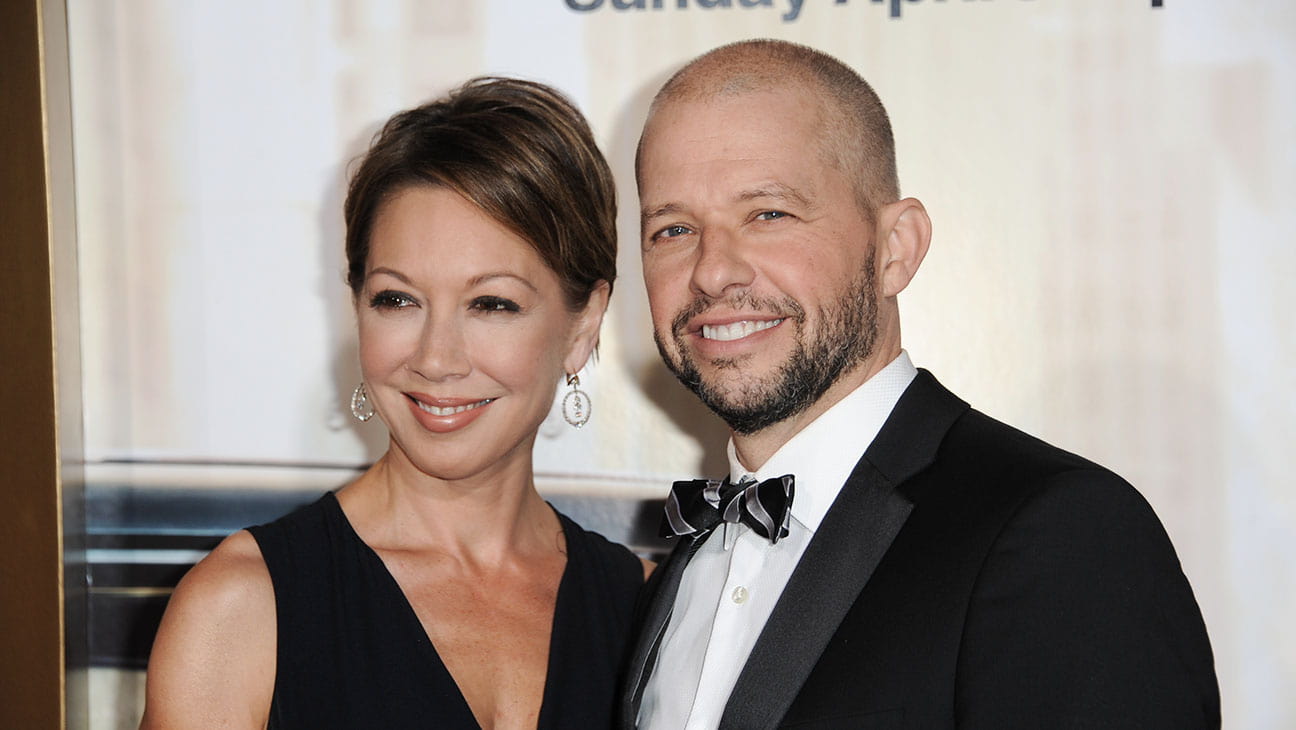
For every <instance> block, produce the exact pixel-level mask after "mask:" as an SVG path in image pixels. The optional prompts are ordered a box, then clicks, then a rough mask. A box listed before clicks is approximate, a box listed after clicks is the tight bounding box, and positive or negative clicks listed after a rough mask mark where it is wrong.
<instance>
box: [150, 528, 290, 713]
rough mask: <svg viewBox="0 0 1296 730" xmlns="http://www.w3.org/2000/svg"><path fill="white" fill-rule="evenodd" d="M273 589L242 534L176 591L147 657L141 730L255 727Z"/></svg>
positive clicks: (267, 667)
mask: <svg viewBox="0 0 1296 730" xmlns="http://www.w3.org/2000/svg"><path fill="white" fill-rule="evenodd" d="M275 634H276V627H275V600H274V588H273V586H272V584H271V581H270V574H269V572H268V571H267V570H266V566H265V562H264V561H263V560H262V559H261V553H260V550H259V549H258V547H257V544H256V541H255V540H254V539H253V538H252V535H251V534H249V533H248V532H247V531H246V530H241V531H239V532H237V533H235V534H233V535H231V536H229V537H227V538H225V540H223V541H222V542H221V543H220V545H218V546H217V547H216V549H214V550H212V552H211V553H210V554H208V555H207V557H205V558H203V559H202V560H201V561H199V562H198V564H197V565H195V566H194V567H193V568H192V569H191V570H190V571H189V572H188V574H186V575H185V577H184V579H183V580H181V581H180V583H179V585H177V586H176V589H175V592H174V593H173V594H172V596H171V599H170V601H169V602H168V603H167V609H166V613H165V614H164V615H163V617H162V624H161V626H159V628H158V633H157V637H156V638H155V639H154V643H153V651H152V653H151V654H150V657H149V671H148V680H147V688H146V707H145V723H144V727H188V726H191V725H192V726H195V727H196V726H202V725H207V724H226V723H227V724H229V725H230V726H233V727H242V726H245V725H248V724H250V725H255V726H260V725H261V724H263V723H264V721H265V717H267V716H268V714H269V708H270V699H271V696H272V694H273V690H274V673H275Z"/></svg>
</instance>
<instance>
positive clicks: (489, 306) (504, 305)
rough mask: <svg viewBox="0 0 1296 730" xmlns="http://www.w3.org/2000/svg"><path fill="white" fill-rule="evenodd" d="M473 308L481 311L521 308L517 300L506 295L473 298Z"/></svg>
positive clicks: (507, 310)
mask: <svg viewBox="0 0 1296 730" xmlns="http://www.w3.org/2000/svg"><path fill="white" fill-rule="evenodd" d="M472 308H473V309H476V310H477V311H479V312H516V311H519V310H520V309H521V307H519V306H518V305H517V302H514V301H513V300H511V299H505V298H504V297H477V298H476V299H474V300H472Z"/></svg>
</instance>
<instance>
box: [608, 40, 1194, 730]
mask: <svg viewBox="0 0 1296 730" xmlns="http://www.w3.org/2000/svg"><path fill="white" fill-rule="evenodd" d="M636 176H637V180H638V183H639V193H640V202H641V205H642V222H643V228H642V234H643V235H642V244H643V246H642V247H643V251H642V253H643V270H644V279H645V283H646V285H647V288H648V297H649V303H650V308H651V311H652V319H653V325H654V330H655V336H656V339H657V344H658V347H659V349H660V350H661V353H662V356H663V358H664V359H665V360H666V363H667V365H668V366H669V367H670V368H671V370H673V371H674V372H675V374H676V375H677V376H678V377H679V378H680V380H681V381H682V382H684V383H685V384H686V385H687V386H688V387H689V388H691V389H692V390H693V391H694V392H695V393H696V394H697V395H698V397H699V398H701V399H702V401H703V402H704V403H705V404H706V405H707V406H708V407H710V408H711V409H712V410H713V411H715V412H716V413H717V414H718V415H720V416H721V417H722V418H723V419H724V420H725V421H726V422H727V423H728V424H729V426H730V430H731V435H732V438H731V440H730V443H729V461H730V465H731V468H730V474H729V479H728V480H727V481H726V482H725V483H724V484H723V485H721V484H719V483H714V482H713V483H710V484H703V483H698V484H689V483H679V484H677V485H676V488H675V490H674V491H673V493H672V498H671V499H670V500H668V516H669V519H668V524H669V525H670V526H671V528H672V531H673V532H676V533H678V534H680V535H681V536H680V537H679V543H678V545H677V546H676V548H675V550H674V551H673V553H672V554H671V556H670V557H669V558H668V559H667V560H666V561H665V562H664V563H663V564H662V565H661V566H660V567H659V568H658V569H657V572H656V574H655V575H654V577H653V580H652V582H651V585H650V587H649V590H650V591H652V593H650V594H649V595H650V596H651V598H650V600H649V601H648V602H647V604H646V606H645V608H644V611H643V615H642V617H641V619H642V623H641V634H640V637H639V640H638V644H637V646H636V648H635V650H634V656H633V657H632V665H631V667H630V668H629V672H628V675H629V676H628V679H627V687H626V691H625V697H624V703H623V708H622V717H621V722H622V724H624V725H625V726H633V725H636V724H637V725H638V726H639V727H641V728H648V729H649V730H665V729H669V730H680V729H681V728H686V729H692V728H708V729H709V728H716V727H721V728H743V729H744V730H746V729H747V728H774V727H797V728H812V727H813V728H873V727H877V728H882V727H886V728H901V727H903V728H952V727H958V728H1060V727H1067V728H1112V727H1131V728H1133V727H1138V728H1175V729H1176V730H1182V729H1183V728H1201V727H1218V726H1219V693H1218V688H1217V683H1216V679H1215V673H1214V667H1213V660H1212V657H1211V650H1210V644H1209V641H1208V639H1207V636H1206V630H1205V626H1204V625H1203V623H1202V619H1201V614H1200V612H1199V610H1198V608H1197V604H1196V602H1195V600H1194V598H1193V595H1192V590H1191V589H1190V587H1189V586H1188V583H1187V581H1186V579H1185V578H1184V576H1183V573H1182V571H1181V570H1180V567H1179V562H1178V559H1177V558H1176V556H1175V553H1174V549H1173V547H1172V546H1171V544H1170V542H1169V540H1168V538H1167V537H1166V534H1165V531H1164V530H1163V528H1162V527H1161V525H1160V523H1159V522H1158V521H1157V518H1156V516H1155V515H1154V514H1153V512H1152V510H1151V509H1150V508H1149V507H1148V505H1147V503H1146V502H1144V500H1143V499H1142V498H1141V497H1140V496H1139V495H1138V493H1137V492H1135V491H1134V489H1133V488H1132V487H1131V486H1130V485H1128V484H1127V483H1126V482H1124V481H1123V480H1121V479H1120V478H1119V477H1117V476H1116V475H1114V474H1112V473H1111V472H1109V471H1107V470H1105V469H1103V468H1102V467H1099V466H1097V465H1095V464H1093V463H1090V462H1088V461H1086V460H1084V459H1082V458H1080V457H1077V456H1074V455H1072V454H1068V453H1065V452H1063V451H1061V450H1059V449H1056V448H1054V447H1051V446H1049V445H1047V444H1045V443H1043V442H1041V441H1038V440H1036V439H1034V438H1032V437H1030V436H1027V435H1026V434H1024V433H1021V432H1019V431H1016V430H1014V429H1012V428H1010V427H1008V426H1005V425H1003V424H1001V423H998V422H996V421H994V420H992V419H990V418H988V417H986V416H985V415H982V414H981V413H978V412H977V411H974V410H972V409H970V408H969V406H968V405H967V404H966V403H964V402H963V401H961V400H959V399H958V398H957V397H955V396H954V395H953V394H951V393H950V392H949V391H947V390H945V389H944V388H943V387H942V386H941V385H940V384H939V383H938V382H937V381H936V379H935V378H934V377H933V376H932V375H931V374H930V373H928V372H926V371H921V370H916V369H915V368H914V366H913V365H912V364H911V363H910V361H909V358H908V355H907V354H906V353H905V352H904V351H903V350H902V349H901V346H900V320H899V313H898V309H897V305H896V296H897V295H898V294H899V293H900V292H901V290H903V289H904V288H905V286H906V285H908V283H909V281H910V279H911V278H912V277H913V276H914V274H915V273H916V272H917V270H918V266H919V264H920V263H921V262H922V260H923V257H924V255H925V254H926V252H927V247H928V243H929V240H930V237H931V224H930V221H929V219H928V217H927V213H926V211H925V210H924V208H923V206H922V204H921V203H920V202H919V201H917V200H915V199H913V198H903V199H902V198H900V195H899V191H898V184H897V182H896V173H895V161H894V145H893V141H892V136H891V129H890V123H889V121H888V120H887V116H886V112H885V111H884V110H883V108H882V105H881V102H880V101H879V100H878V99H877V97H876V96H875V95H874V93H873V91H872V89H870V88H869V86H868V85H867V84H866V83H865V82H864V81H863V80H862V79H860V78H859V77H858V75H856V74H855V73H854V72H853V71H851V70H850V69H849V68H847V67H846V66H844V65H843V64H841V63H840V62H838V61H837V60H835V59H833V58H831V57H828V56H826V55H824V54H821V53H819V52H817V51H813V50H811V49H808V48H805V47H802V46H797V45H794V44H790V43H784V42H778V41H749V42H743V43H738V44H734V45H731V46H726V47H723V48H720V49H717V50H715V51H712V52H711V53H708V54H706V55H704V56H702V57H701V58H699V59H697V60H695V61H693V62H692V63H690V64H689V65H688V66H686V67H685V68H684V69H683V70H681V71H680V72H679V73H677V74H676V75H675V76H674V77H673V78H672V79H671V80H670V81H668V82H667V84H666V85H665V86H664V87H663V88H662V90H661V91H660V92H659V93H658V95H657V97H656V99H655V100H654V102H653V105H652V108H651V110H650V112H649V117H648V120H647V122H646V124H645V127H644V131H643V136H642V138H641V139H640V147H639V156H638V159H637V162H636ZM788 474H790V475H792V478H791V479H788V478H784V475H788ZM751 478H754V479H756V480H757V482H756V483H755V484H752V483H750V479H751ZM765 480H773V481H765ZM735 485H737V486H735ZM789 485H790V486H789ZM789 494H790V496H791V508H790V514H787V515H783V514H781V513H780V511H779V510H780V506H781V502H782V501H783V500H785V499H786V498H787V497H788V496H789Z"/></svg>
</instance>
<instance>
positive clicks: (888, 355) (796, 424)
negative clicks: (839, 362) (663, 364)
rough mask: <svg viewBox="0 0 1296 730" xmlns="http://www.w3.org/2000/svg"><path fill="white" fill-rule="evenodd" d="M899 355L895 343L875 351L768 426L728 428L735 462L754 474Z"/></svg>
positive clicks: (897, 345) (898, 347)
mask: <svg viewBox="0 0 1296 730" xmlns="http://www.w3.org/2000/svg"><path fill="white" fill-rule="evenodd" d="M899 356H900V346H899V344H898V343H897V344H896V346H895V348H894V350H893V349H892V348H887V350H886V351H884V352H880V353H875V354H874V356H873V357H870V358H868V359H866V360H865V361H864V362H861V363H860V364H859V365H858V366H857V367H856V368H855V369H854V370H851V371H849V372H847V373H846V374H844V375H843V376H842V377H840V378H838V379H837V382H835V383H833V384H832V385H831V386H829V388H828V390H826V391H824V394H823V395H821V396H819V400H816V401H815V402H814V403H812V404H810V407H809V408H806V409H805V410H803V411H801V412H800V413H796V414H794V415H792V416H789V417H788V418H785V419H783V420H782V421H779V422H778V423H775V424H772V425H770V426H767V427H765V428H763V429H761V430H759V431H756V432H754V433H737V432H735V431H730V436H731V438H733V445H734V453H735V454H736V455H737V456H738V461H739V463H741V464H742V465H743V467H744V468H745V469H747V471H749V472H753V473H755V472H756V471H757V470H758V469H760V468H761V467H762V466H764V465H765V462H766V461H769V458H770V457H771V456H773V455H774V453H775V452H777V451H778V450H779V449H781V448H783V444H786V443H787V442H788V441H790V440H792V437H793V436H796V435H797V434H798V433H800V432H801V430H802V429H804V428H805V427H806V426H808V425H810V423H812V422H813V421H814V420H815V419H816V418H818V417H819V416H821V415H823V414H824V413H826V412H827V411H828V409H829V408H832V407H833V406H835V405H837V403H838V402H839V401H841V399H842V398H845V397H846V396H847V395H850V394H851V393H852V392H854V390H855V389H856V388H858V387H860V386H861V385H863V384H864V383H866V382H867V381H868V379H869V378H871V377H873V376H874V375H877V374H878V373H879V372H881V370H882V369H883V368H885V367H886V366H887V365H889V364H890V363H891V361H893V360H895V359H896V358H897V357H899Z"/></svg>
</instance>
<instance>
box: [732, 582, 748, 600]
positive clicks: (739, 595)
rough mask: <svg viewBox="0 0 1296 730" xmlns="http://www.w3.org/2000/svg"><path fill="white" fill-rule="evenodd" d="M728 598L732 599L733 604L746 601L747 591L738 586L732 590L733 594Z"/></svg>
mask: <svg viewBox="0 0 1296 730" xmlns="http://www.w3.org/2000/svg"><path fill="white" fill-rule="evenodd" d="M730 598H732V599H733V602H734V603H742V602H744V601H746V600H747V589H746V588H743V587H742V586H738V587H737V588H734V589H733V593H732V594H731V595H730Z"/></svg>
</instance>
